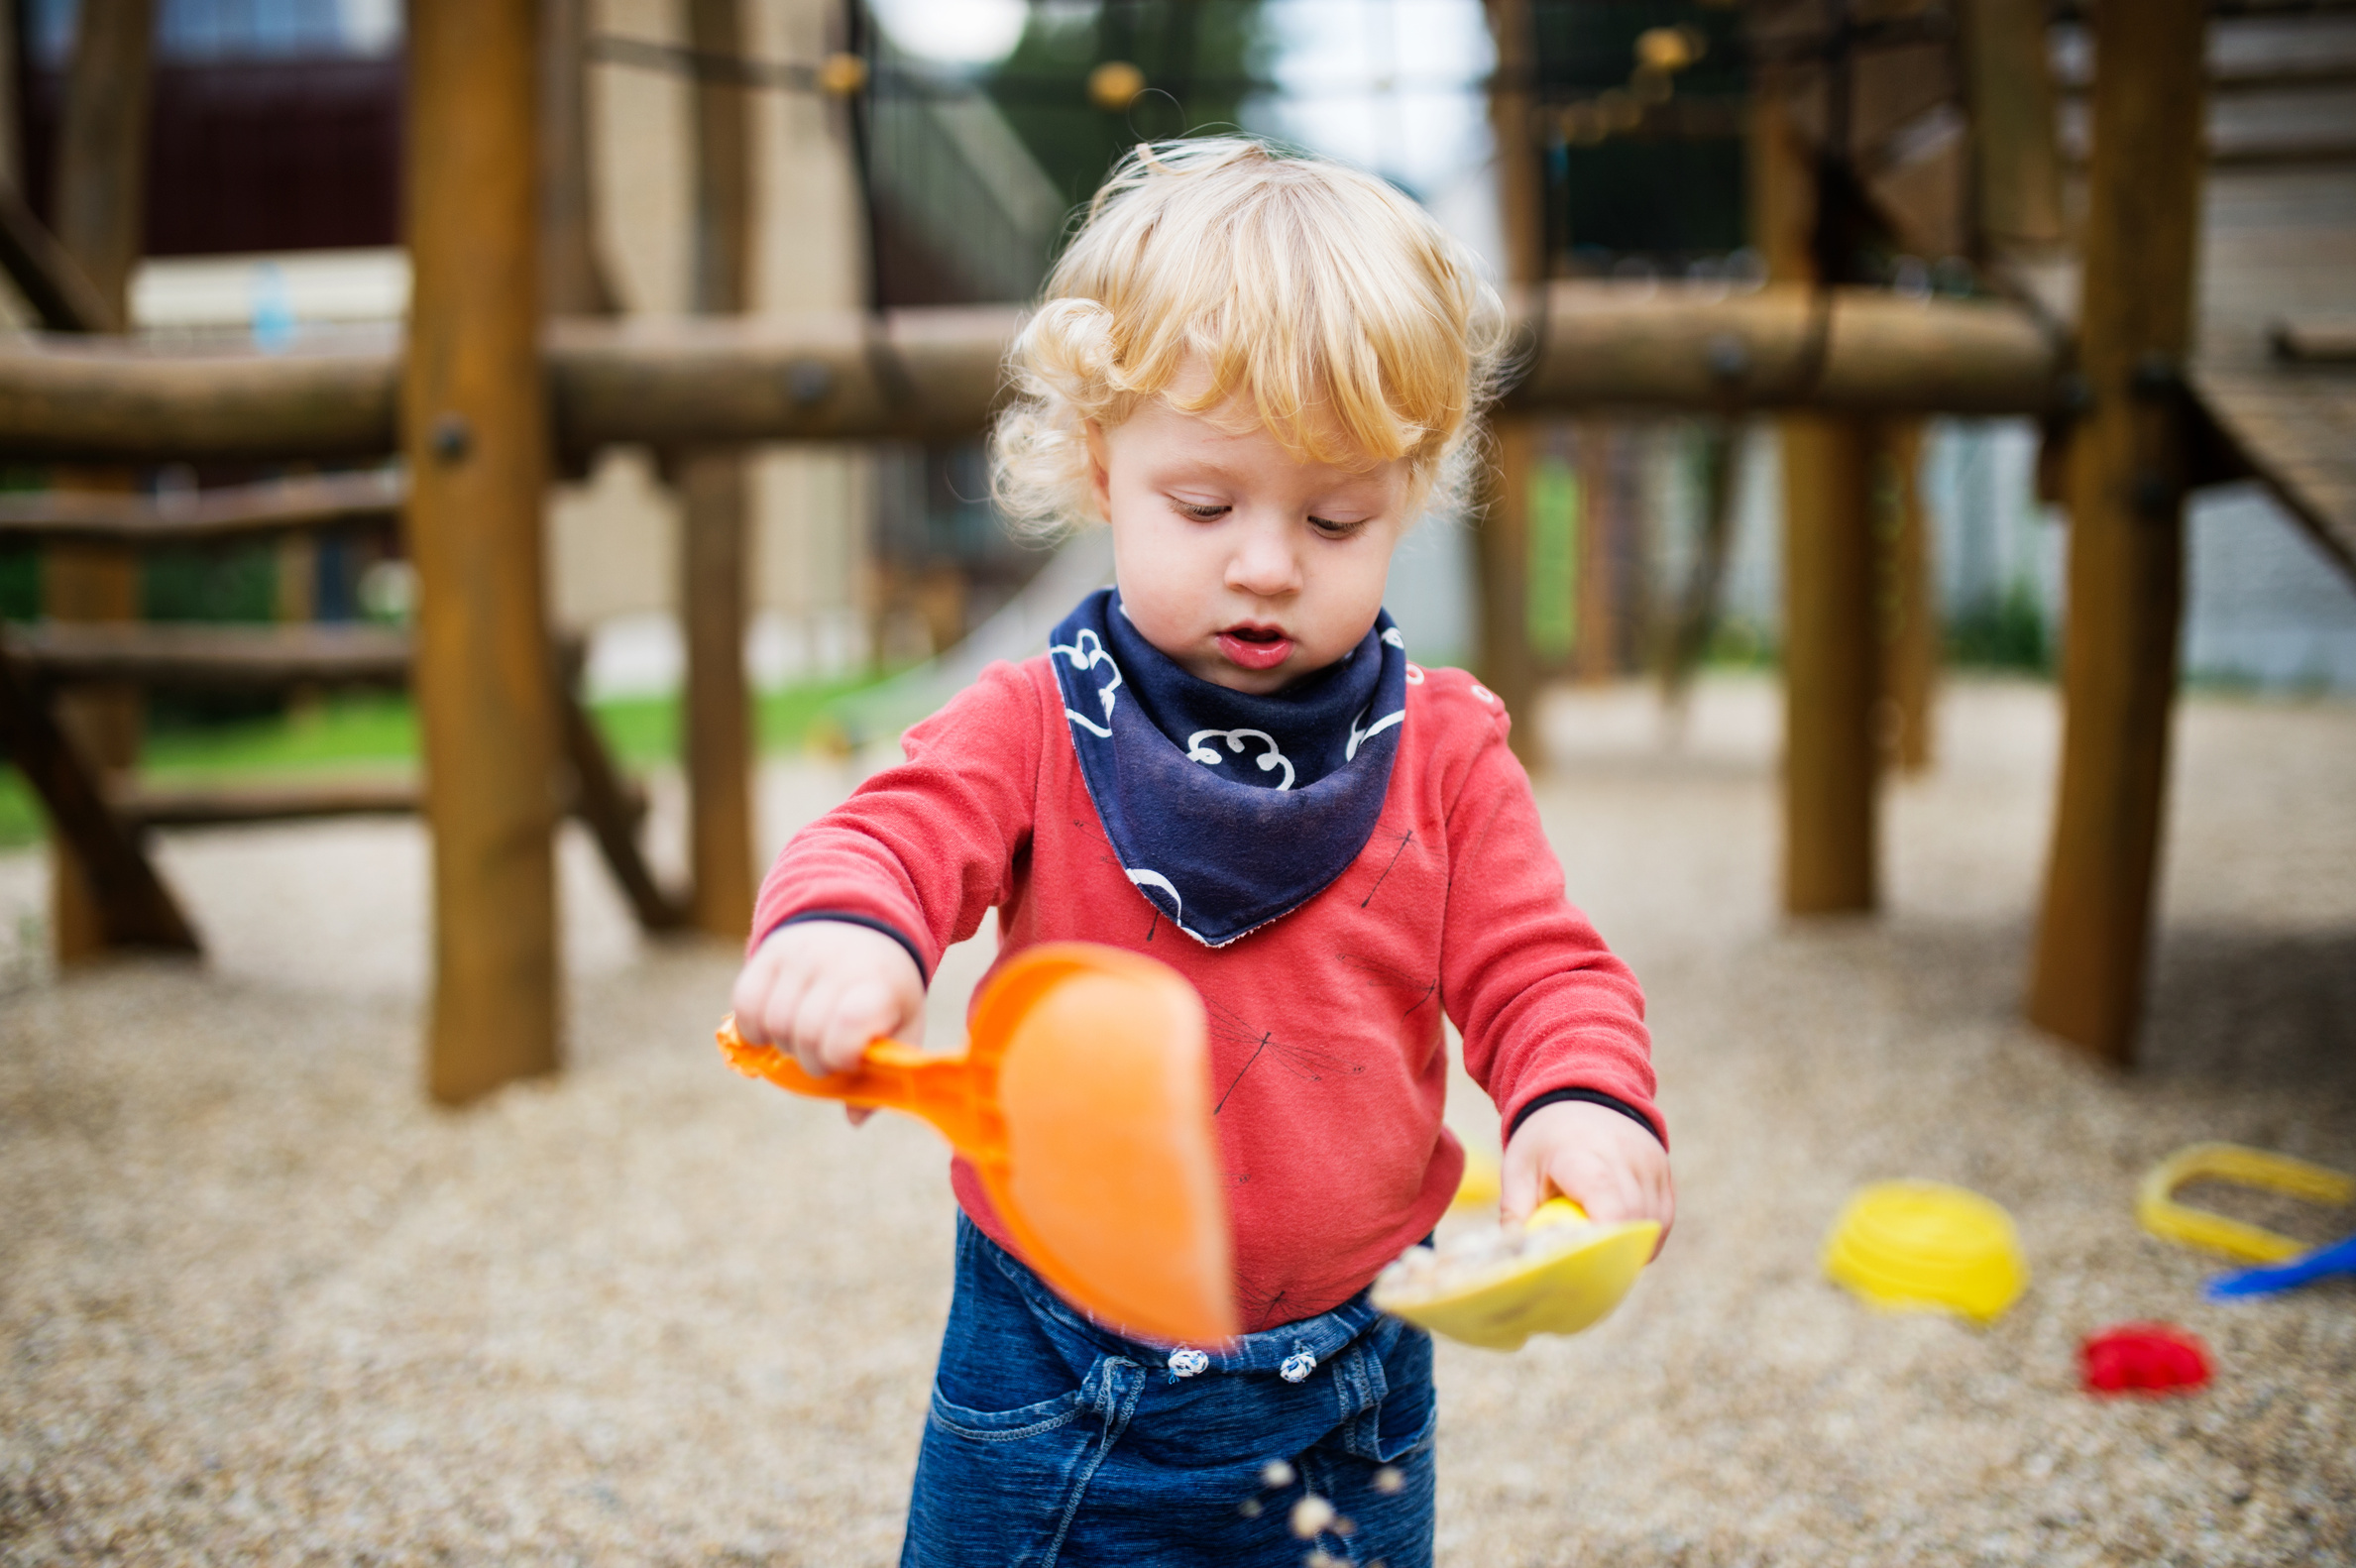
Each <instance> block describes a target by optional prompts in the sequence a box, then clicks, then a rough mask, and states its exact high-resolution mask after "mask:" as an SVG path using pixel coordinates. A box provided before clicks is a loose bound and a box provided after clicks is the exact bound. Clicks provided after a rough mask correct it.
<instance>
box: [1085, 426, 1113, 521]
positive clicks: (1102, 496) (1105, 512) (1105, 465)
mask: <svg viewBox="0 0 2356 1568" xmlns="http://www.w3.org/2000/svg"><path fill="white" fill-rule="evenodd" d="M1079 427H1080V433H1081V435H1082V436H1084V437H1085V438H1086V439H1087V443H1088V495H1089V496H1090V497H1091V498H1092V499H1093V500H1094V501H1095V503H1096V514H1097V515H1098V516H1099V517H1102V518H1103V519H1104V520H1105V521H1106V522H1110V521H1112V470H1111V467H1110V463H1109V460H1108V459H1107V458H1106V456H1105V450H1104V426H1102V425H1100V424H1098V423H1097V422H1096V421H1095V420H1093V419H1082V420H1081V421H1080V425H1079Z"/></svg>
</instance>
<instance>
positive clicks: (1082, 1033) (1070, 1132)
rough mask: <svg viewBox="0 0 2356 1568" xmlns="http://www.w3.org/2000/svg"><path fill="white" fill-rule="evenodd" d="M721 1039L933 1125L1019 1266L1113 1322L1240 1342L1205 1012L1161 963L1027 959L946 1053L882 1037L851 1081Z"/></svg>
mask: <svg viewBox="0 0 2356 1568" xmlns="http://www.w3.org/2000/svg"><path fill="white" fill-rule="evenodd" d="M719 1038H720V1048H721V1051H722V1053H723V1054H724V1055H726V1056H727V1058H728V1060H729V1065H730V1066H732V1067H734V1068H735V1069H736V1070H737V1071H738V1072H741V1073H743V1074H744V1075H745V1076H746V1077H754V1078H765V1079H767V1080H768V1081H769V1082H771V1083H774V1084H776V1085H777V1086H778V1087H779V1088H783V1089H790V1090H791V1091H793V1092H794V1093H796V1094H807V1095H810V1096H812V1097H814V1098H818V1099H828V1100H841V1101H842V1102H843V1103H844V1104H847V1105H871V1106H879V1107H885V1108H888V1109H891V1110H897V1111H906V1112H907V1113H908V1114H910V1115H912V1116H919V1117H922V1118H923V1119H924V1120H926V1121H928V1122H931V1123H932V1124H933V1125H934V1126H935V1127H937V1128H939V1129H940V1130H941V1132H942V1133H943V1135H944V1136H946V1137H947V1138H948V1139H949V1141H950V1143H951V1145H952V1146H953V1147H954V1148H955V1149H956V1151H957V1153H959V1154H961V1155H963V1156H964V1157H965V1158H966V1159H967V1160H968V1161H970V1162H972V1165H973V1169H974V1171H975V1173H976V1174H977V1175H979V1176H980V1177H981V1184H982V1187H983V1189H984V1190H985V1191H986V1192H987V1193H988V1194H989V1198H990V1203H991V1205H992V1206H993V1207H994V1208H995V1209H996V1210H997V1212H998V1216H999V1218H1000V1219H1002V1220H1003V1221H1004V1222H1005V1224H1006V1228H1007V1230H1008V1231H1010V1232H1011V1233H1012V1234H1013V1236H1014V1240H1015V1243H1016V1245H1017V1246H1018V1247H1019V1248H1020V1249H1021V1251H1022V1254H1023V1257H1024V1259H1025V1261H1027V1262H1028V1263H1029V1264H1030V1265H1031V1267H1032V1268H1033V1269H1035V1270H1037V1271H1038V1272H1039V1275H1040V1277H1041V1278H1042V1279H1044V1280H1046V1281H1047V1282H1048V1284H1050V1285H1051V1286H1053V1287H1055V1288H1056V1289H1057V1290H1058V1291H1059V1292H1061V1293H1062V1294H1063V1295H1064V1296H1065V1297H1066V1299H1068V1300H1069V1301H1071V1302H1072V1304H1074V1305H1075V1306H1078V1307H1080V1308H1081V1309H1082V1310H1084V1311H1087V1312H1090V1313H1092V1314H1094V1315H1095V1316H1096V1317H1097V1318H1098V1319H1099V1320H1101V1321H1103V1322H1104V1323H1106V1324H1107V1325H1109V1326H1111V1327H1113V1328H1116V1329H1119V1330H1120V1331H1122V1332H1124V1333H1127V1334H1130V1335H1133V1336H1136V1337H1139V1338H1145V1339H1156V1340H1161V1341H1164V1342H1174V1341H1175V1342H1178V1343H1185V1344H1208V1343H1211V1342H1214V1341H1217V1340H1221V1339H1226V1338H1229V1337H1231V1336H1232V1335H1234V1334H1235V1333H1236V1332H1237V1323H1236V1317H1235V1288H1234V1275H1233V1263H1232V1261H1231V1260H1232V1256H1233V1252H1232V1243H1231V1240H1230V1232H1229V1228H1228V1223H1227V1204H1226V1198H1225V1195H1224V1191H1225V1183H1224V1181H1223V1180H1222V1176H1221V1171H1222V1167H1221V1163H1220V1158H1219V1143H1218V1135H1217V1133H1216V1132H1215V1131H1214V1130H1213V1128H1212V1125H1211V1111H1210V1068H1209V1055H1208V1050H1207V1048H1206V1046H1205V1044H1204V1040H1205V1033H1204V1027H1203V1013H1202V1000H1201V998H1200V997H1198V996H1196V995H1195V994H1194V988H1193V987H1192V986H1191V985H1188V984H1187V983H1186V982H1185V980H1184V979H1183V978H1181V977H1180V976H1179V975H1178V971H1177V970H1175V969H1172V968H1171V967H1169V966H1168V965H1167V964H1162V963H1157V962H1155V961H1154V960H1153V959H1151V958H1147V957H1142V956H1140V955H1138V954H1136V953H1132V952H1122V951H1120V950H1118V949H1115V948H1104V947H1098V946H1096V945H1094V944H1092V943H1083V942H1066V943H1043V944H1041V945H1040V946H1038V947H1036V948H1031V949H1029V950H1027V951H1025V952H1022V953H1021V954H1019V955H1018V956H1016V957H1015V958H1014V959H1013V960H1012V961H1010V962H1009V963H1008V964H1007V965H1006V966H1005V967H1004V968H1003V969H1000V970H999V971H998V972H997V973H996V974H995V975H993V976H992V977H991V979H990V983H989V984H988V985H986V986H984V987H983V988H982V991H981V993H980V995H979V996H977V997H976V998H975V1000H974V1006H973V1016H972V1028H971V1031H970V1038H969V1039H968V1041H967V1044H966V1048H965V1054H964V1055H963V1056H958V1057H949V1056H940V1055H934V1054H929V1053H926V1052H922V1051H918V1050H915V1049H913V1048H911V1047H909V1046H904V1045H902V1044H900V1043H899V1042H898V1041H894V1040H877V1041H875V1042H873V1043H872V1044H870V1045H869V1046H868V1047H867V1053H866V1055H865V1057H863V1058H862V1059H861V1060H860V1063H859V1065H858V1066H857V1067H856V1068H854V1069H852V1070H851V1071H848V1072H838V1073H835V1074H833V1075H832V1076H829V1077H824V1078H814V1077H812V1076H810V1075H809V1074H808V1073H806V1072H804V1071H803V1070H802V1069H801V1068H800V1067H799V1066H798V1065H796V1064H795V1062H794V1059H793V1057H792V1055H791V1054H790V1053H788V1052H783V1051H778V1050H775V1049H774V1048H772V1047H769V1046H756V1045H752V1044H749V1043H748V1042H746V1041H745V1040H744V1038H743V1037H742V1036H740V1035H738V1034H737V1033H736V1028H735V1019H734V1018H733V1017H730V1018H729V1019H728V1020H727V1021H725V1022H724V1023H722V1025H721V1026H720V1031H719Z"/></svg>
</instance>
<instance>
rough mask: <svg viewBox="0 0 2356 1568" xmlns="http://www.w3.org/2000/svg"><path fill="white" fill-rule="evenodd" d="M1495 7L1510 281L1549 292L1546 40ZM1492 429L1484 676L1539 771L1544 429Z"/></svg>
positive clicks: (1506, 420)
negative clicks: (1536, 530)
mask: <svg viewBox="0 0 2356 1568" xmlns="http://www.w3.org/2000/svg"><path fill="white" fill-rule="evenodd" d="M1488 3H1489V28H1490V32H1491V33H1492V34H1493V35H1495V37H1496V39H1497V81H1498V85H1497V87H1496V88H1495V90H1493V91H1492V93H1491V94H1490V99H1489V113H1490V120H1491V124H1492V126H1493V127H1494V129H1495V132H1496V137H1497V180H1498V209H1499V216H1500V218H1501V220H1502V221H1503V224H1504V227H1505V247H1506V281H1507V282H1508V283H1509V284H1510V285H1518V286H1519V287H1520V288H1522V289H1524V290H1527V289H1530V288H1534V287H1537V286H1542V284H1543V282H1544V280H1545V276H1546V254H1545V253H1546V225H1545V206H1544V201H1545V175H1544V171H1543V170H1542V169H1541V168H1540V167H1539V164H1538V149H1537V142H1536V139H1535V130H1534V127H1533V124H1532V121H1533V117H1534V115H1535V112H1536V105H1537V93H1536V90H1535V89H1536V66H1537V53H1536V50H1537V40H1536V37H1535V34H1534V32H1533V31H1532V30H1533V27H1534V21H1533V18H1532V16H1531V11H1530V0H1488ZM1492 425H1493V429H1492V438H1493V442H1494V451H1493V454H1492V455H1493V462H1492V464H1491V465H1490V466H1491V469H1492V472H1490V473H1487V474H1485V475H1484V476H1483V479H1482V484H1481V487H1480V494H1479V496H1478V498H1477V500H1478V503H1479V529H1480V531H1479V533H1478V535H1477V538H1476V544H1477V546H1478V548H1479V551H1480V571H1479V573H1478V574H1477V575H1478V586H1479V594H1480V614H1481V646H1480V668H1481V679H1482V680H1483V681H1484V682H1486V683H1487V684H1488V686H1489V689H1490V690H1491V691H1493V692H1495V693H1497V696H1498V700H1499V701H1501V702H1503V703H1504V704H1505V705H1506V712H1507V713H1509V714H1511V715H1512V716H1513V718H1514V730H1513V747H1514V754H1515V756H1518V757H1519V758H1521V760H1522V763H1523V764H1524V765H1525V766H1528V767H1532V768H1535V767H1536V766H1538V764H1539V761H1540V759H1541V757H1542V756H1543V754H1544V747H1543V746H1542V745H1541V744H1540V743H1539V734H1538V715H1537V705H1536V699H1537V681H1536V678H1535V674H1534V672H1533V671H1532V669H1531V667H1530V653H1529V485H1530V475H1531V468H1532V465H1533V464H1534V463H1535V462H1536V461H1537V452H1538V432H1537V431H1536V429H1535V428H1534V427H1533V426H1532V424H1531V422H1530V420H1529V418H1528V417H1527V416H1526V415H1522V416H1518V417H1516V416H1514V415H1510V414H1504V413H1501V414H1498V415H1497V416H1496V417H1495V418H1494V419H1493V421H1492Z"/></svg>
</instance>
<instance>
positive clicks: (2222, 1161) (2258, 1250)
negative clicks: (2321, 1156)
mask: <svg viewBox="0 0 2356 1568" xmlns="http://www.w3.org/2000/svg"><path fill="white" fill-rule="evenodd" d="M2204 1177H2205V1178H2207V1179H2209V1180H2212V1181H2230V1182H2232V1183H2234V1184H2235V1185H2236V1186H2247V1187H2259V1188H2262V1189H2263V1190H2266V1191H2269V1192H2285V1193H2288V1194H2290V1195H2291V1196H2292V1197H2298V1198H2304V1199H2306V1200H2307V1201H2308V1202H2309V1203H2323V1204H2341V1203H2346V1202H2348V1201H2350V1200H2351V1199H2356V1177H2351V1176H2348V1175H2347V1174H2346V1173H2345V1172H2340V1171H2331V1170H2326V1169H2325V1168H2324V1167H2322V1166H2318V1165H2309V1164H2307V1163H2306V1162H2305V1161H2304V1160H2294V1159H2292V1158H2291V1157H2290V1156H2289V1155H2278V1154H2269V1153H2268V1152H2267V1151H2265V1150H2263V1149H2246V1148H2244V1147H2243V1146H2241V1145H2240V1144H2192V1145H2190V1146H2188V1147H2187V1148H2184V1149H2179V1150H2178V1151H2177V1152H2176V1153H2175V1154H2172V1155H2170V1156H2169V1157H2168V1158H2167V1159H2165V1160H2163V1161H2161V1162H2160V1163H2159V1164H2158V1165H2156V1166H2154V1167H2152V1169H2151V1170H2150V1171H2148V1172H2146V1173H2144V1178H2143V1184H2142V1185H2141V1186H2139V1187H2138V1188H2137V1189H2136V1192H2135V1218H2136V1221H2137V1223H2139V1224H2141V1225H2142V1226H2143V1228H2144V1229H2145V1230H2148V1231H2150V1232H2151V1233H2152V1234H2153V1235H2155V1236H2158V1237H2161V1238H2162V1239H2164V1240H2167V1241H2175V1242H2182V1243H2184V1244H2185V1245H2186V1246H2188V1247H2199V1248H2203V1249H2205V1250H2206V1251H2209V1252H2214V1253H2221V1254H2223V1255H2224V1256H2225V1257H2228V1258H2231V1259H2233V1260H2234V1261H2235V1262H2237V1263H2258V1264H2265V1263H2283V1262H2286V1261H2287V1260H2289V1259H2292V1258H2297V1257H2299V1256H2300V1255H2301V1254H2303V1253H2306V1252H2310V1251H2312V1250H2313V1249H2314V1243H2312V1242H2304V1241H2294V1240H2292V1239H2291V1238H2290V1237H2288V1236H2285V1235H2282V1234H2280V1233H2278V1232H2276V1231H2271V1230H2267V1229H2266V1228H2264V1227H2263V1226H2259V1225H2250V1224H2245V1223H2243V1222H2242V1221H2240V1220H2238V1219H2227V1218H2226V1217H2225V1216H2224V1215H2222V1214H2212V1213H2210V1212H2209V1211H2208V1210H2207V1209H2204V1208H2193V1207H2191V1206H2190V1205H2189V1204H2186V1203H2179V1202H2178V1201H2177V1200H2176V1189H2177V1188H2178V1187H2180V1186H2183V1185H2184V1184H2185V1183H2186V1182H2188V1181H2196V1180H2200V1179H2202V1178H2204Z"/></svg>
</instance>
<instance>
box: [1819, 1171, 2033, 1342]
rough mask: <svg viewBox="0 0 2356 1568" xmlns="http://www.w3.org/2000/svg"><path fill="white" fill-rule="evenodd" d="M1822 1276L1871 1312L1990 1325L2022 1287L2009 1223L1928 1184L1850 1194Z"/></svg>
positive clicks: (1888, 1184) (1957, 1192)
mask: <svg viewBox="0 0 2356 1568" xmlns="http://www.w3.org/2000/svg"><path fill="white" fill-rule="evenodd" d="M1824 1270H1825V1273H1826V1274H1827V1275H1829V1276H1831V1277H1832V1279H1833V1280H1834V1281H1835V1282H1836V1283H1838V1284H1840V1285H1845V1286H1847V1287H1848V1288H1850V1289H1851V1290H1853V1291H1855V1292H1856V1294H1857V1295H1859V1296H1860V1297H1862V1298H1863V1299H1864V1300H1866V1301H1867V1302H1869V1303H1871V1304H1872V1305H1875V1306H1880V1307H1889V1308H1894V1309H1899V1310H1905V1309H1920V1308H1926V1307H1927V1308H1934V1309H1937V1310H1940V1311H1947V1312H1954V1313H1956V1314H1958V1315H1959V1316H1963V1317H1966V1318H1969V1319H1971V1320H1972V1321H1973V1322H1977V1323H1990V1322H1993V1321H1995V1319H1996V1318H1998V1317H2000V1316H2002V1315H2003V1313H2004V1310H2005V1308H2007V1307H2009V1306H2011V1305H2012V1303H2013V1302H2015V1301H2017V1300H2019V1299H2020V1296H2021V1292H2022V1291H2023V1290H2025V1289H2027V1288H2028V1287H2029V1266H2028V1264H2027V1263H2026V1262H2025V1261H2024V1260H2023V1259H2022V1257H2021V1244H2020V1237H2019V1235H2018V1234H2017V1233H2016V1232H2015V1231H2014V1229H2013V1224H2012V1216H2011V1215H2010V1214H2007V1213H2005V1212H2004V1210H2003V1209H2002V1208H2001V1207H1999V1206H1998V1205H1996V1204H1994V1203H1991V1202H1990V1201H1988V1200H1987V1199H1986V1198H1984V1197H1981V1196H1980V1195H1979V1194H1978V1193H1976V1192H1970V1191H1966V1190H1964V1189H1963V1187H1956V1186H1946V1185H1943V1184H1941V1183H1939V1182H1936V1181H1880V1182H1876V1183H1874V1184H1873V1185H1871V1186H1868V1187H1865V1188H1863V1189H1862V1190H1860V1191H1858V1192H1857V1193H1856V1194H1855V1195H1854V1196H1853V1197H1851V1199H1850V1200H1849V1204H1848V1206H1847V1207H1845V1208H1843V1209H1842V1211H1841V1217H1840V1218H1839V1219H1837V1220H1835V1221H1834V1222H1833V1229H1832V1232H1831V1234H1830V1235H1828V1236H1827V1237H1826V1238H1825V1251H1824Z"/></svg>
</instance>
